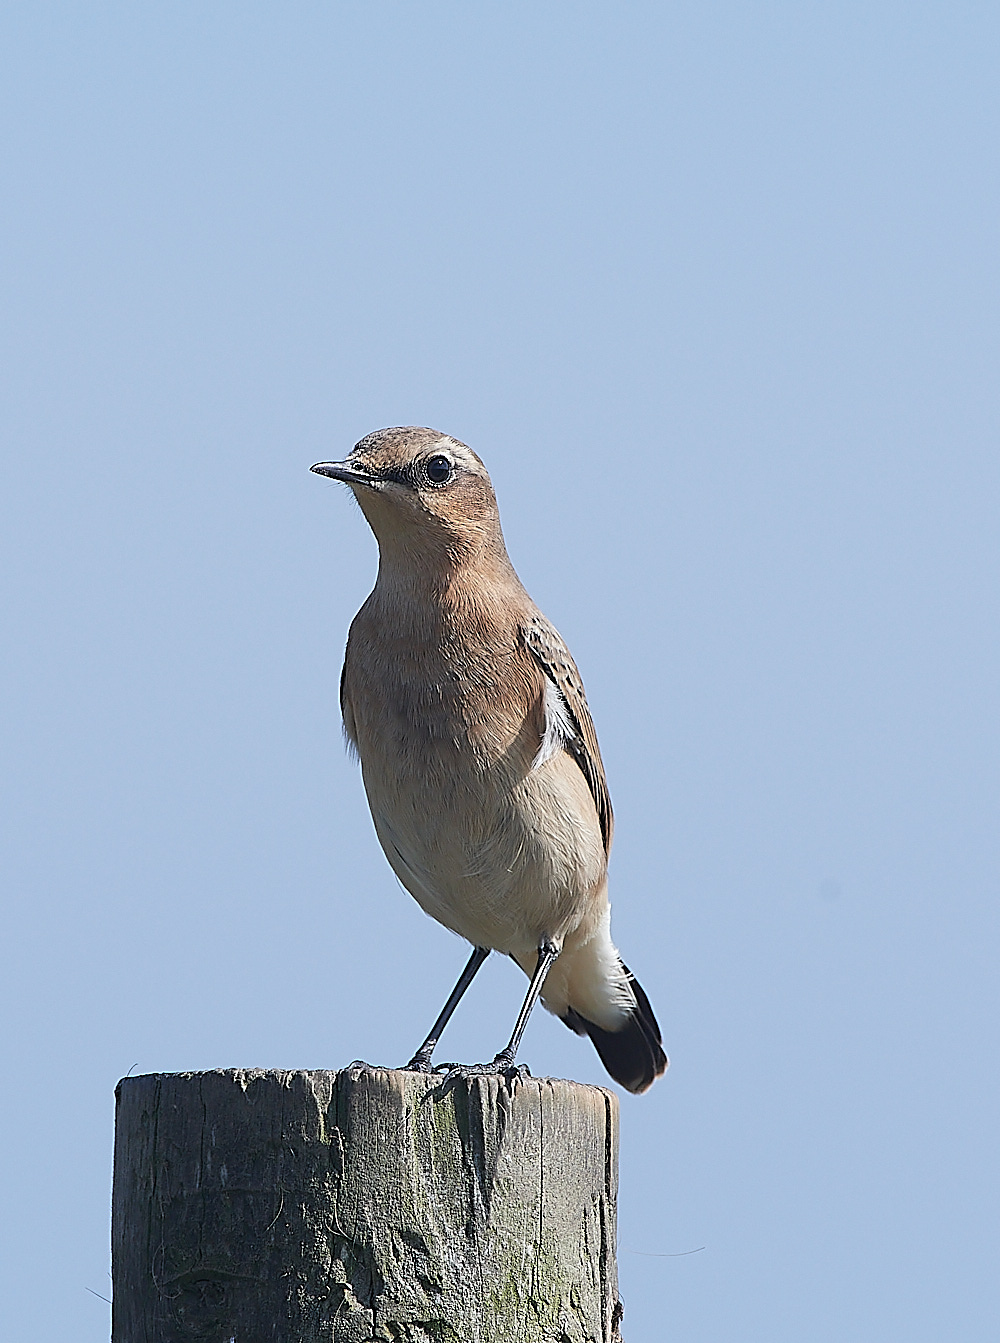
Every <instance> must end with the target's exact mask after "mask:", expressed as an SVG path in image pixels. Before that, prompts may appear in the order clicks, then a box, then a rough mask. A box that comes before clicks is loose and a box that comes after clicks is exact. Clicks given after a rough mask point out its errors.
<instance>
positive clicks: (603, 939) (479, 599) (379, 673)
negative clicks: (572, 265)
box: [312, 428, 667, 1092]
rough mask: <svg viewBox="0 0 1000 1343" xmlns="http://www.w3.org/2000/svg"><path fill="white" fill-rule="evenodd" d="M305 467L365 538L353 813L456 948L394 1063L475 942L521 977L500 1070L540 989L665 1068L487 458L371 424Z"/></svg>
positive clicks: (575, 682)
mask: <svg viewBox="0 0 1000 1343" xmlns="http://www.w3.org/2000/svg"><path fill="white" fill-rule="evenodd" d="M312 469H313V471H316V472H318V474H319V475H322V476H329V477H331V478H332V479H334V480H341V481H344V482H345V483H346V484H348V485H349V486H350V487H351V489H352V491H353V492H354V496H355V498H356V499H357V501H358V503H359V504H360V505H361V510H362V512H363V513H364V515H365V517H366V518H367V519H368V522H369V524H370V525H371V528H372V531H373V532H374V533H375V536H376V538H377V540H378V546H379V567H378V579H377V581H376V583H375V588H374V590H373V591H372V593H371V595H370V596H369V598H368V600H367V601H366V602H365V604H364V606H362V608H361V610H360V611H359V612H358V614H357V615H356V616H355V618H354V621H353V623H352V625H351V632H350V636H349V638H348V641H347V653H346V656H345V660H344V671H343V675H342V677H341V682H340V703H341V708H342V709H343V714H344V729H345V731H346V733H347V737H348V739H349V741H350V742H351V743H352V745H353V746H354V747H355V748H356V750H357V753H358V755H359V756H360V759H361V772H362V775H363V778H364V784H365V791H366V792H367V794H368V803H369V806H370V807H371V813H372V819H373V820H374V822H375V830H376V833H377V834H378V837H379V841H380V842H381V844H382V848H383V849H384V850H385V855H386V857H387V858H388V860H389V863H390V864H391V866H392V869H393V871H394V872H395V873H396V876H397V877H398V878H399V880H400V881H401V882H402V884H403V885H404V886H405V887H406V889H407V890H408V891H409V892H410V894H411V895H412V896H413V897H414V899H415V900H416V901H417V903H418V904H419V905H420V906H421V908H422V909H424V910H425V911H426V912H427V913H428V914H430V915H431V916H432V917H433V918H435V919H437V920H438V921H439V922H440V923H443V924H444V925H445V927H446V928H450V929H452V931H453V932H456V933H458V934H460V935H461V936H462V937H464V938H466V939H467V941H469V942H471V943H472V946H473V952H472V956H471V957H470V959H469V963H468V965H467V966H466V968H465V970H464V971H463V973H462V976H461V978H460V979H459V981H458V983H457V984H456V986H455V989H454V991H453V992H452V994H451V997H450V998H449V999H448V1001H447V1003H446V1004H445V1006H444V1008H443V1010H442V1012H441V1015H440V1016H439V1017H438V1019H437V1021H436V1022H435V1023H434V1026H433V1028H432V1029H431V1033H430V1035H428V1037H427V1039H426V1040H425V1041H424V1043H423V1044H422V1045H421V1047H420V1049H418V1050H417V1053H416V1054H415V1055H414V1057H413V1058H412V1059H411V1061H410V1063H409V1064H408V1065H407V1066H408V1067H409V1068H412V1069H417V1070H419V1071H421V1072H429V1071H430V1070H431V1055H432V1054H433V1051H434V1047H435V1045H436V1044H437V1042H438V1038H439V1036H440V1035H441V1032H442V1031H443V1030H444V1027H445V1025H446V1023H447V1022H448V1019H449V1018H450V1017H451V1014H452V1013H453V1012H454V1010H455V1008H456V1007H457V1005H458V1002H459V1000H460V999H461V997H462V994H463V993H464V992H465V990H466V989H467V988H468V986H469V984H471V982H472V980H473V978H474V976H475V974H476V972H477V970H478V969H479V967H480V966H481V965H482V963H483V961H484V960H485V959H486V957H487V956H488V955H489V953H490V951H491V950H492V951H500V952H504V953H506V954H507V955H508V956H511V957H512V958H513V959H514V960H515V961H516V962H517V964H518V965H519V966H520V967H521V968H522V970H524V972H525V973H526V974H527V975H528V976H529V977H530V980H531V983H530V986H529V988H528V992H527V995H526V997H525V1000H524V1004H523V1006H522V1008H521V1011H520V1014H519V1015H518V1018H517V1023H516V1025H515V1027H514V1031H513V1034H512V1036H511V1039H510V1042H509V1044H508V1045H507V1046H506V1048H505V1049H502V1050H501V1051H500V1053H499V1054H498V1055H497V1056H496V1058H495V1059H494V1060H493V1062H492V1063H489V1064H475V1065H472V1067H471V1068H468V1069H465V1068H463V1069H462V1071H471V1072H502V1071H505V1070H507V1069H510V1068H511V1067H513V1064H514V1057H515V1054H516V1052H517V1047H518V1044H519V1043H520V1039H521V1035H522V1034H523V1032H524V1028H525V1025H526V1024H527V1021H528V1016H529V1015H530V1013H531V1009H532V1007H533V1006H534V1004H535V1001H536V1000H537V998H538V996H539V994H541V998H542V1002H543V1003H544V1004H545V1006H546V1007H547V1008H548V1009H549V1011H550V1012H554V1013H555V1014H556V1016H558V1017H561V1018H562V1020H563V1021H564V1022H565V1023H566V1025H567V1026H569V1027H570V1028H571V1029H572V1030H574V1031H576V1032H577V1034H579V1035H583V1034H587V1035H589V1036H590V1038H591V1040H593V1042H594V1044H595V1046H596V1047H597V1052H598V1054H599V1055H600V1056H601V1060H602V1061H603V1063H604V1066H605V1067H606V1068H607V1070H608V1072H609V1073H610V1074H611V1076H612V1077H613V1078H614V1079H615V1080H616V1081H617V1082H620V1083H621V1085H622V1086H623V1087H626V1088H627V1089H628V1090H629V1091H635V1092H639V1091H645V1090H646V1088H647V1087H649V1086H651V1085H652V1083H653V1081H654V1080H655V1079H656V1078H657V1077H659V1075H660V1074H661V1073H662V1072H663V1070H664V1069H665V1068H666V1066H667V1059H666V1055H665V1054H664V1052H663V1049H662V1047H661V1044H660V1030H659V1027H658V1026H657V1024H656V1018H655V1017H654V1016H653V1011H652V1008H651V1007H650V1005H649V1000H648V999H647V997H646V995H645V993H643V991H642V989H641V988H640V986H639V984H638V983H637V982H636V980H635V978H634V976H633V975H632V974H630V972H629V971H628V970H627V969H626V968H625V966H624V965H623V964H622V962H621V959H620V958H619V955H618V952H617V951H616V950H615V948H614V946H613V944H612V942H611V910H610V906H609V904H608V881H607V878H608V864H607V860H608V852H609V850H610V848H611V830H612V814H611V799H610V798H609V796H608V787H607V783H606V781H605V778H604V766H603V764H602V763H601V754H600V751H599V749H598V746H597V735H596V733H595V731H594V724H593V722H592V720H591V717H590V711H589V710H588V708H587V701H586V698H585V696H584V692H583V682H582V681H581V679H580V673H579V672H578V671H577V669H576V664H575V663H574V661H573V659H572V657H571V656H570V653H569V650H568V649H567V647H566V645H565V644H564V643H563V641H562V639H561V638H560V637H559V635H558V634H557V632H556V630H555V629H554V628H553V626H552V625H550V624H549V622H548V621H547V620H546V619H545V617H544V616H543V615H542V613H541V612H540V611H539V610H538V608H537V607H536V606H535V604H534V602H532V600H531V598H530V597H529V596H528V594H527V593H526V592H525V590H524V588H523V587H522V586H521V583H520V581H519V579H518V577H517V574H516V573H515V572H514V569H513V566H512V565H511V562H510V560H509V559H508V557H507V550H506V547H505V545H504V539H503V533H502V532H501V530H500V515H499V513H498V512H497V505H496V499H495V497H494V494H493V486H492V485H491V483H490V478H489V476H488V474H487V472H486V468H485V467H484V466H483V464H482V462H481V461H480V460H479V458H478V457H477V456H476V454H475V453H474V452H473V451H472V450H471V449H470V448H468V447H466V445H465V444H464V443H460V442H458V440H457V439H454V438H449V437H447V435H445V434H440V433H438V432H437V431H436V430H434V429H417V428H405V429H381V430H379V431H378V432H377V433H374V434H369V435H368V437H367V438H363V439H362V440H361V442H360V443H358V444H357V445H356V446H355V448H354V449H353V450H352V452H351V453H350V455H349V456H348V457H347V459H346V461H343V462H318V463H317V464H316V465H315V466H314V467H313V468H312Z"/></svg>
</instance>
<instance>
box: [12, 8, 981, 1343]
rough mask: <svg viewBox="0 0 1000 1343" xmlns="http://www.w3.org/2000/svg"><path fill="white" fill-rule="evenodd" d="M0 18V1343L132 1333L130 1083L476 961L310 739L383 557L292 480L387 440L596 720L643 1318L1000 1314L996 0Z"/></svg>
mask: <svg viewBox="0 0 1000 1343" xmlns="http://www.w3.org/2000/svg"><path fill="white" fill-rule="evenodd" d="M0 50H2V56H3V78H2V80H0V107H2V119H3V126H4V136H3V150H2V177H0V282H2V303H0V306H2V327H3V349H2V356H0V386H2V411H0V416H2V420H0V428H2V444H3V461H4V466H3V476H2V485H3V488H2V492H0V499H2V503H0V507H2V511H3V520H2V528H0V533H2V534H0V547H2V556H0V565H2V575H0V581H2V584H3V609H4V617H3V628H4V645H5V647H4V653H3V658H2V661H0V703H2V715H3V726H2V753H3V762H4V763H3V771H2V773H3V819H2V825H3V923H2V931H3V947H4V950H3V975H2V990H0V992H2V1000H3V1012H4V1016H3V1020H4V1027H3V1033H2V1034H3V1042H2V1055H3V1074H2V1076H3V1088H2V1110H0V1115H2V1123H3V1137H2V1144H0V1151H2V1162H3V1184H2V1201H3V1206H4V1215H3V1219H2V1224H0V1236H2V1237H3V1238H4V1242H5V1243H4V1245H3V1249H2V1254H0V1267H2V1274H3V1278H2V1282H0V1316H2V1318H3V1327H2V1333H3V1336H4V1337H5V1338H9V1339H12V1340H13V1339H24V1340H28V1339H30V1340H32V1343H66V1341H67V1340H73V1343H97V1341H98V1340H101V1339H106V1338H107V1333H108V1317H109V1311H108V1307H107V1306H106V1305H105V1304H104V1303H103V1302H102V1301H100V1300H99V1299H97V1297H95V1296H94V1295H92V1294H91V1293H93V1292H96V1293H99V1294H103V1295H109V1294H110V1286H109V1280H108V1275H107V1270H108V1260H109V1251H108V1234H109V1233H108V1222H109V1193H110V1173H111V1145H112V1130H113V1113H114V1111H113V1091H114V1086H115V1083H116V1082H117V1080H118V1078H119V1077H120V1076H122V1075H123V1074H124V1073H126V1072H127V1071H129V1070H130V1069H131V1070H132V1071H135V1072H153V1071H158V1070H175V1069H189V1068H207V1067H215V1066H237V1065H248V1066H249V1065H263V1066H277V1067H337V1066H339V1065H342V1064H344V1063H346V1062H347V1061H349V1060H350V1059H353V1058H355V1057H358V1056H361V1057H365V1058H368V1059H370V1060H372V1061H377V1062H386V1063H397V1064H398V1063H401V1062H403V1061H404V1060H405V1059H406V1058H408V1057H409V1055H410V1054H411V1052H412V1051H413V1049H414V1047H415V1046H416V1045H417V1044H418V1043H419V1041H420V1039H421V1038H422V1036H423V1033H424V1032H425V1030H426V1029H427V1027H428V1026H429V1024H430V1022H431V1020H432V1019H433V1017H434V1015H435V1013H436V1012H437V1010H438V1008H439V1007H440V1005H441V1003H442V1001H443V999H444V996H445V994H446V993H447V991H448V989H449V988H450V986H451V984H452V982H453V980H454V978H455V976H456V975H457V973H458V970H459V969H460V967H461V965H462V964H463V962H464V959H465V955H466V951H465V949H464V947H463V945H462V944H461V943H459V942H458V941H457V940H456V939H455V938H453V937H452V936H451V935H450V934H448V933H446V932H445V931H444V930H443V929H441V928H439V927H438V926H437V925H436V924H434V923H432V922H431V921H430V920H428V919H427V918H426V917H425V916H424V915H423V914H421V912H420V911H419V909H418V908H417V906H416V905H415V904H414V903H413V901H412V900H411V899H410V897H409V896H407V895H405V894H404V893H403V892H402V891H401V890H400V888H399V887H398V886H397V884H396V882H395V880H394V878H393V876H392V874H391V872H390V870H389V867H388V865H387V863H386V862H385V860H384V858H383V857H382V854H381V852H380V850H379V848H378V844H377V842H376V839H375V836H374V833H373V830H372V827H371V823H370V820H369V817H368V812H367V808H366V804H365V800H364V796H363V793H362V789H361V783H360V779H359V777H358V773H357V770H356V767H355V766H354V765H353V764H352V763H351V762H350V761H349V760H348V759H347V757H346V755H345V753H344V751H343V747H342V744H341V736H340V723H339V713H338V708H337V680H338V676H339V672H340V664H341V657H342V652H343V646H344V640H345V637H346V633H347V627H348V624H349V622H350V619H351V617H352V615H353V614H354V612H355V610H356V609H357V607H358V606H359V605H360V603H361V601H362V600H363V599H364V597H365V595H366V594H367V592H368V590H369V588H370V586H371V583H372V581H373V577H374V572H375V561H376V550H375V544H374V541H373V539H372V537H371V535H370V533H369V532H368V529H367V527H366V525H365V523H364V520H363V519H362V517H361V515H360V513H359V512H358V511H357V509H355V508H354V507H353V505H352V504H351V502H350V500H349V498H348V497H346V491H344V490H343V489H342V488H340V487H336V486H333V485H331V484H328V483H326V482H323V481H321V480H319V479H317V478H316V477H315V476H311V475H310V474H309V472H308V467H309V465H310V464H311V463H312V462H314V461H316V460H318V459H321V458H329V457H340V456H343V455H344V453H345V452H346V451H347V450H348V449H349V448H350V446H351V445H352V444H353V443H354V442H355V440H357V439H358V438H360V437H361V436H362V435H363V434H365V433H367V432H368V431H369V430H372V429H375V428H378V427H381V426H384V425H391V424H407V423H415V424H429V425H432V426H434V427H436V428H439V429H441V430H443V431H446V432H448V433H451V434H454V435H456V436H457V437H459V438H462V439H464V440H465V441H466V442H468V443H469V444H471V445H472V446H473V447H474V448H475V449H476V450H477V451H478V452H479V453H480V455H481V456H482V457H483V458H484V460H485V461H486V463H487V465H488V467H489V468H490V470H491V472H492V475H493V480H494V483H495V485H496V488H497V493H498V495H499V499H500V504H501V511H502V515H503V521H504V527H505V531H506V535H507V541H508V546H509V549H510V552H511V556H512V558H513V560H514V563H515V565H516V567H517V568H518V570H519V572H520V574H521V577H522V579H523V580H524V582H525V584H526V586H527V587H528V589H529V591H530V592H531V593H532V595H533V596H534V597H535V599H536V600H537V601H538V603H539V605H540V606H541V607H542V608H543V610H544V611H545V612H546V613H547V614H548V615H549V616H550V618H551V619H552V620H553V621H554V622H555V623H556V625H557V626H558V627H559V628H560V629H561V631H562V633H563V635H564V636H565V637H566V639H567V641H568V643H569V644H570V646H571V648H572V649H573V651H574V653H575V655H576V658H577V661H578V662H579V664H580V667H581V669H582V671H583V675H584V678H585V680H586V683H587V688H588V693H589V697H590V701H591V705H592V708H593V711H594V717H595V719H596V722H597V726H598V731H599V733H600V737H601V744H602V748H603V752H604V758H605V763H606V766H607V770H608V775H609V779H610V783H611V791H612V796H613V799H614V802H615V807H616V812H617V818H618V829H617V842H616V847H615V852H614V859H613V863H612V901H613V905H614V928H615V934H616V940H617V941H618V944H619V945H620V947H621V948H622V951H623V953H624V955H625V957H626V959H627V961H628V962H629V963H630V964H631V965H632V966H633V968H634V969H635V971H636V972H637V974H638V975H639V976H640V978H641V980H642V982H643V983H644V985H645V987H646V988H647V990H648V991H649V994H650V997H651V998H652V1000H653V1003H654V1004H655V1006H656V1009H657V1013H658V1015H659V1018H660V1021H661V1023H662V1026H663V1030H664V1037H665V1042H666V1045H667V1048H668V1051H669V1053H670V1055H671V1059H672V1066H671V1069H670V1071H669V1073H668V1075H667V1077H666V1078H665V1079H664V1080H662V1081H661V1082H659V1083H657V1085H656V1086H655V1087H654V1089H653V1090H652V1092H650V1093H649V1094H648V1095H646V1096H644V1097H641V1098H638V1099H634V1098H631V1097H628V1096H623V1097H622V1156H621V1201H620V1222H619V1233H620V1272H621V1288H622V1293H623V1296H624V1300H625V1304H626V1315H625V1322H624V1329H625V1337H626V1338H627V1340H628V1343H657V1341H658V1340H683V1341H684V1343H803V1340H808V1343H843V1341H844V1340H845V1339H850V1340H852V1341H853V1340H857V1341H858V1343H892V1341H895V1340H899V1341H900V1343H924V1341H925V1340H926V1343H941V1340H943V1339H948V1340H952V1339H956V1340H958V1339H960V1340H966V1339H967V1340H976V1341H977V1343H979V1341H980V1340H983V1339H985V1338H987V1337H989V1336H990V1335H991V1332H992V1330H993V1329H994V1328H995V1326H996V1319H997V1309H998V1302H997V1289H996V1278H997V1273H996V1266H997V1262H998V1250H1000V1246H998V1238H997V1206H998V1190H997V1181H996V1175H997V1158H996V1145H997V1144H996V1135H997V1133H998V1132H1000V1113H998V1110H1000V1106H998V1098H1000V1083H998V1062H1000V1051H998V1048H997V1045H998V1039H997V1027H996V1023H997V1016H998V1006H1000V1004H998V997H1000V993H998V975H997V953H998V945H997V943H998V938H997V932H998V928H997V923H998V918H997V896H998V866H1000V865H998V857H1000V854H998V842H997V812H998V801H1000V797H998V793H1000V768H998V745H1000V743H998V735H1000V733H998V715H997V707H998V705H997V698H998V697H997V681H998V652H1000V634H998V629H1000V623H998V614H1000V613H998V602H997V597H998V584H997V579H998V568H1000V565H998V554H1000V543H998V526H997V513H998V485H1000V451H998V438H1000V436H998V419H1000V416H998V388H1000V369H998V362H1000V361H998V339H997V337H998V325H1000V323H998V298H1000V295H998V283H997V281H998V268H1000V250H998V230H997V225H998V209H997V207H998V194H1000V193H998V177H997V169H998V153H997V149H998V139H1000V107H998V102H1000V95H998V79H997V70H998V61H1000V11H998V10H997V7H996V5H994V4H964V3H948V4H945V3H902V0H898V2H897V3H887V2H886V0H863V2H862V0H857V3H855V2H853V0H850V2H847V3H839V4H835V5H817V4H805V3H761V4H747V3H715V2H714V0H698V3H693V2H692V3H685V4H673V3H658V4H648V3H637V4H629V5H606V4H602V5H597V4H590V3H573V4H567V3H542V4H537V3H532V4H524V3H505V4H502V5H501V4H489V5H487V4H474V5H471V4H467V3H436V2H433V0H428V2H427V3H403V4H384V3H364V4H362V3H352V4H344V3H339V4H338V3H325V4H317V3H297V4H294V5H278V4H274V3H269V4H261V3H254V4H232V3H216V2H213V3H211V4H202V3H198V4H195V3H170V4H165V3H160V2H157V0H146V2H144V3H142V4H126V3H113V4H112V3H93V4H50V3H44V2H40V0H35V2H34V3H30V4H27V3H25V4H16V3H12V4H9V5H6V6H4V7H3V11H2V14H0ZM523 988H524V981H523V978H522V977H521V976H520V975H519V973H518V972H517V971H516V970H515V968H514V967H513V966H511V965H509V964H506V963H500V962H499V960H497V958H494V959H493V961H491V962H490V963H489V964H488V965H487V967H486V969H485V970H484V971H483V973H482V975H481V977H480V980H479V981H478V982H477V984H476V985H475V987H474V989H473V990H472V991H471V993H470V995H469V998H468V1000H467V1002H466V1003H465V1004H464V1005H463V1008H462V1010H461V1011H460V1013H459V1015H458V1017H457V1018H456V1020H455V1022H454V1024H453V1026H452V1027H450V1028H449V1031H448V1034H447V1035H446V1037H445V1041H444V1044H443V1047H442V1055H443V1057H446V1058H454V1057H459V1058H466V1059H470V1058H482V1057H488V1056H490V1055H491V1054H492V1053H493V1052H494V1051H495V1050H496V1049H497V1048H498V1047H499V1046H500V1044H501V1043H503V1041H505V1040H506V1038H507V1033H508V1032H509V1029H510V1025H511V1023H512V1020H513V1017H514V1015H515V1013H516V1009H517V1005H518V1003H519V1001H520V998H521V994H522V992H523ZM523 1056H524V1058H525V1060H526V1061H528V1062H529V1063H530V1064H531V1066H532V1068H533V1070H534V1071H535V1072H536V1073H542V1074H544V1073H554V1074H558V1075H562V1076H568V1077H574V1078H577V1079H578V1080H581V1081H593V1082H599V1083H604V1082H605V1080H606V1079H605V1076H604V1074H603V1072H602V1070H601V1068H600V1065H599V1063H598V1061H597V1058H596V1055H595V1054H594V1053H593V1051H592V1050H591V1048H590V1046H589V1044H588V1043H587V1042H585V1041H581V1040H579V1039H577V1038H576V1037H574V1036H572V1035H571V1034H570V1033H569V1032H568V1031H567V1030H565V1028H564V1027H563V1026H562V1025H560V1024H559V1023H558V1022H557V1021H555V1020H554V1019H553V1018H551V1017H549V1016H547V1015H546V1014H545V1013H542V1012H539V1013H537V1014H536V1017H535V1018H534V1019H533V1020H532V1022H531V1024H530V1027H529V1030H528V1033H527V1036H526V1040H525V1046H524V1051H523ZM701 1246H704V1247H705V1248H704V1249H702V1250H700V1251H699V1253H696V1254H690V1255H686V1256H684V1257H676V1258H667V1257H661V1256H667V1255H678V1254H681V1253H682V1252H684V1251H688V1250H694V1249H698V1247H701ZM88 1289H89V1290H88Z"/></svg>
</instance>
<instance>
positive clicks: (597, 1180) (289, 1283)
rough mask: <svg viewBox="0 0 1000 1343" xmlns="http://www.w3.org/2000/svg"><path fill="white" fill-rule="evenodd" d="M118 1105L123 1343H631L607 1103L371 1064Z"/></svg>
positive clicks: (226, 1076)
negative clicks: (624, 1313) (621, 1291)
mask: <svg viewBox="0 0 1000 1343" xmlns="http://www.w3.org/2000/svg"><path fill="white" fill-rule="evenodd" d="M116 1097H117V1102H118V1108H117V1121H116V1133H115V1176H114V1199H113V1214H112V1251H113V1253H112V1259H113V1278H114V1312H113V1320H114V1324H113V1334H112V1339H113V1343H191V1341H192V1340H201V1341H202V1343H320V1340H322V1343H375V1340H378V1341H379V1343H390V1341H392V1343H508V1340H509V1341H510V1343H514V1340H517V1343H534V1341H535V1340H538V1341H539V1343H542V1341H543V1340H544V1343H550V1341H551V1343H619V1333H618V1325H619V1321H620V1319H621V1306H620V1303H619V1299H618V1281H617V1268H616V1261H615V1201H616V1193H617V1181H618V1103H617V1100H616V1098H615V1097H614V1096H613V1095H612V1094H611V1093H610V1092H607V1091H604V1090H601V1089H600V1088H597V1087H589V1086H581V1085H579V1084H577V1083H574V1082H563V1081H556V1080H552V1079H548V1078H519V1079H517V1080H513V1081H512V1080H509V1079H505V1078H502V1077H473V1078H462V1077H457V1078H451V1079H447V1080H446V1079H444V1078H442V1077H426V1076H422V1075H420V1074H417V1073H407V1072H400V1071H395V1070H390V1069H382V1068H368V1067H356V1068H349V1069H346V1070H344V1071H341V1072H282V1071H277V1070H267V1071H265V1070H258V1069H227V1070H219V1071H216V1072H204V1073H172V1074H152V1075H150V1076H146V1077H128V1078H125V1079H123V1080H122V1081H121V1082H120V1083H119V1085H118V1090H117V1092H116Z"/></svg>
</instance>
